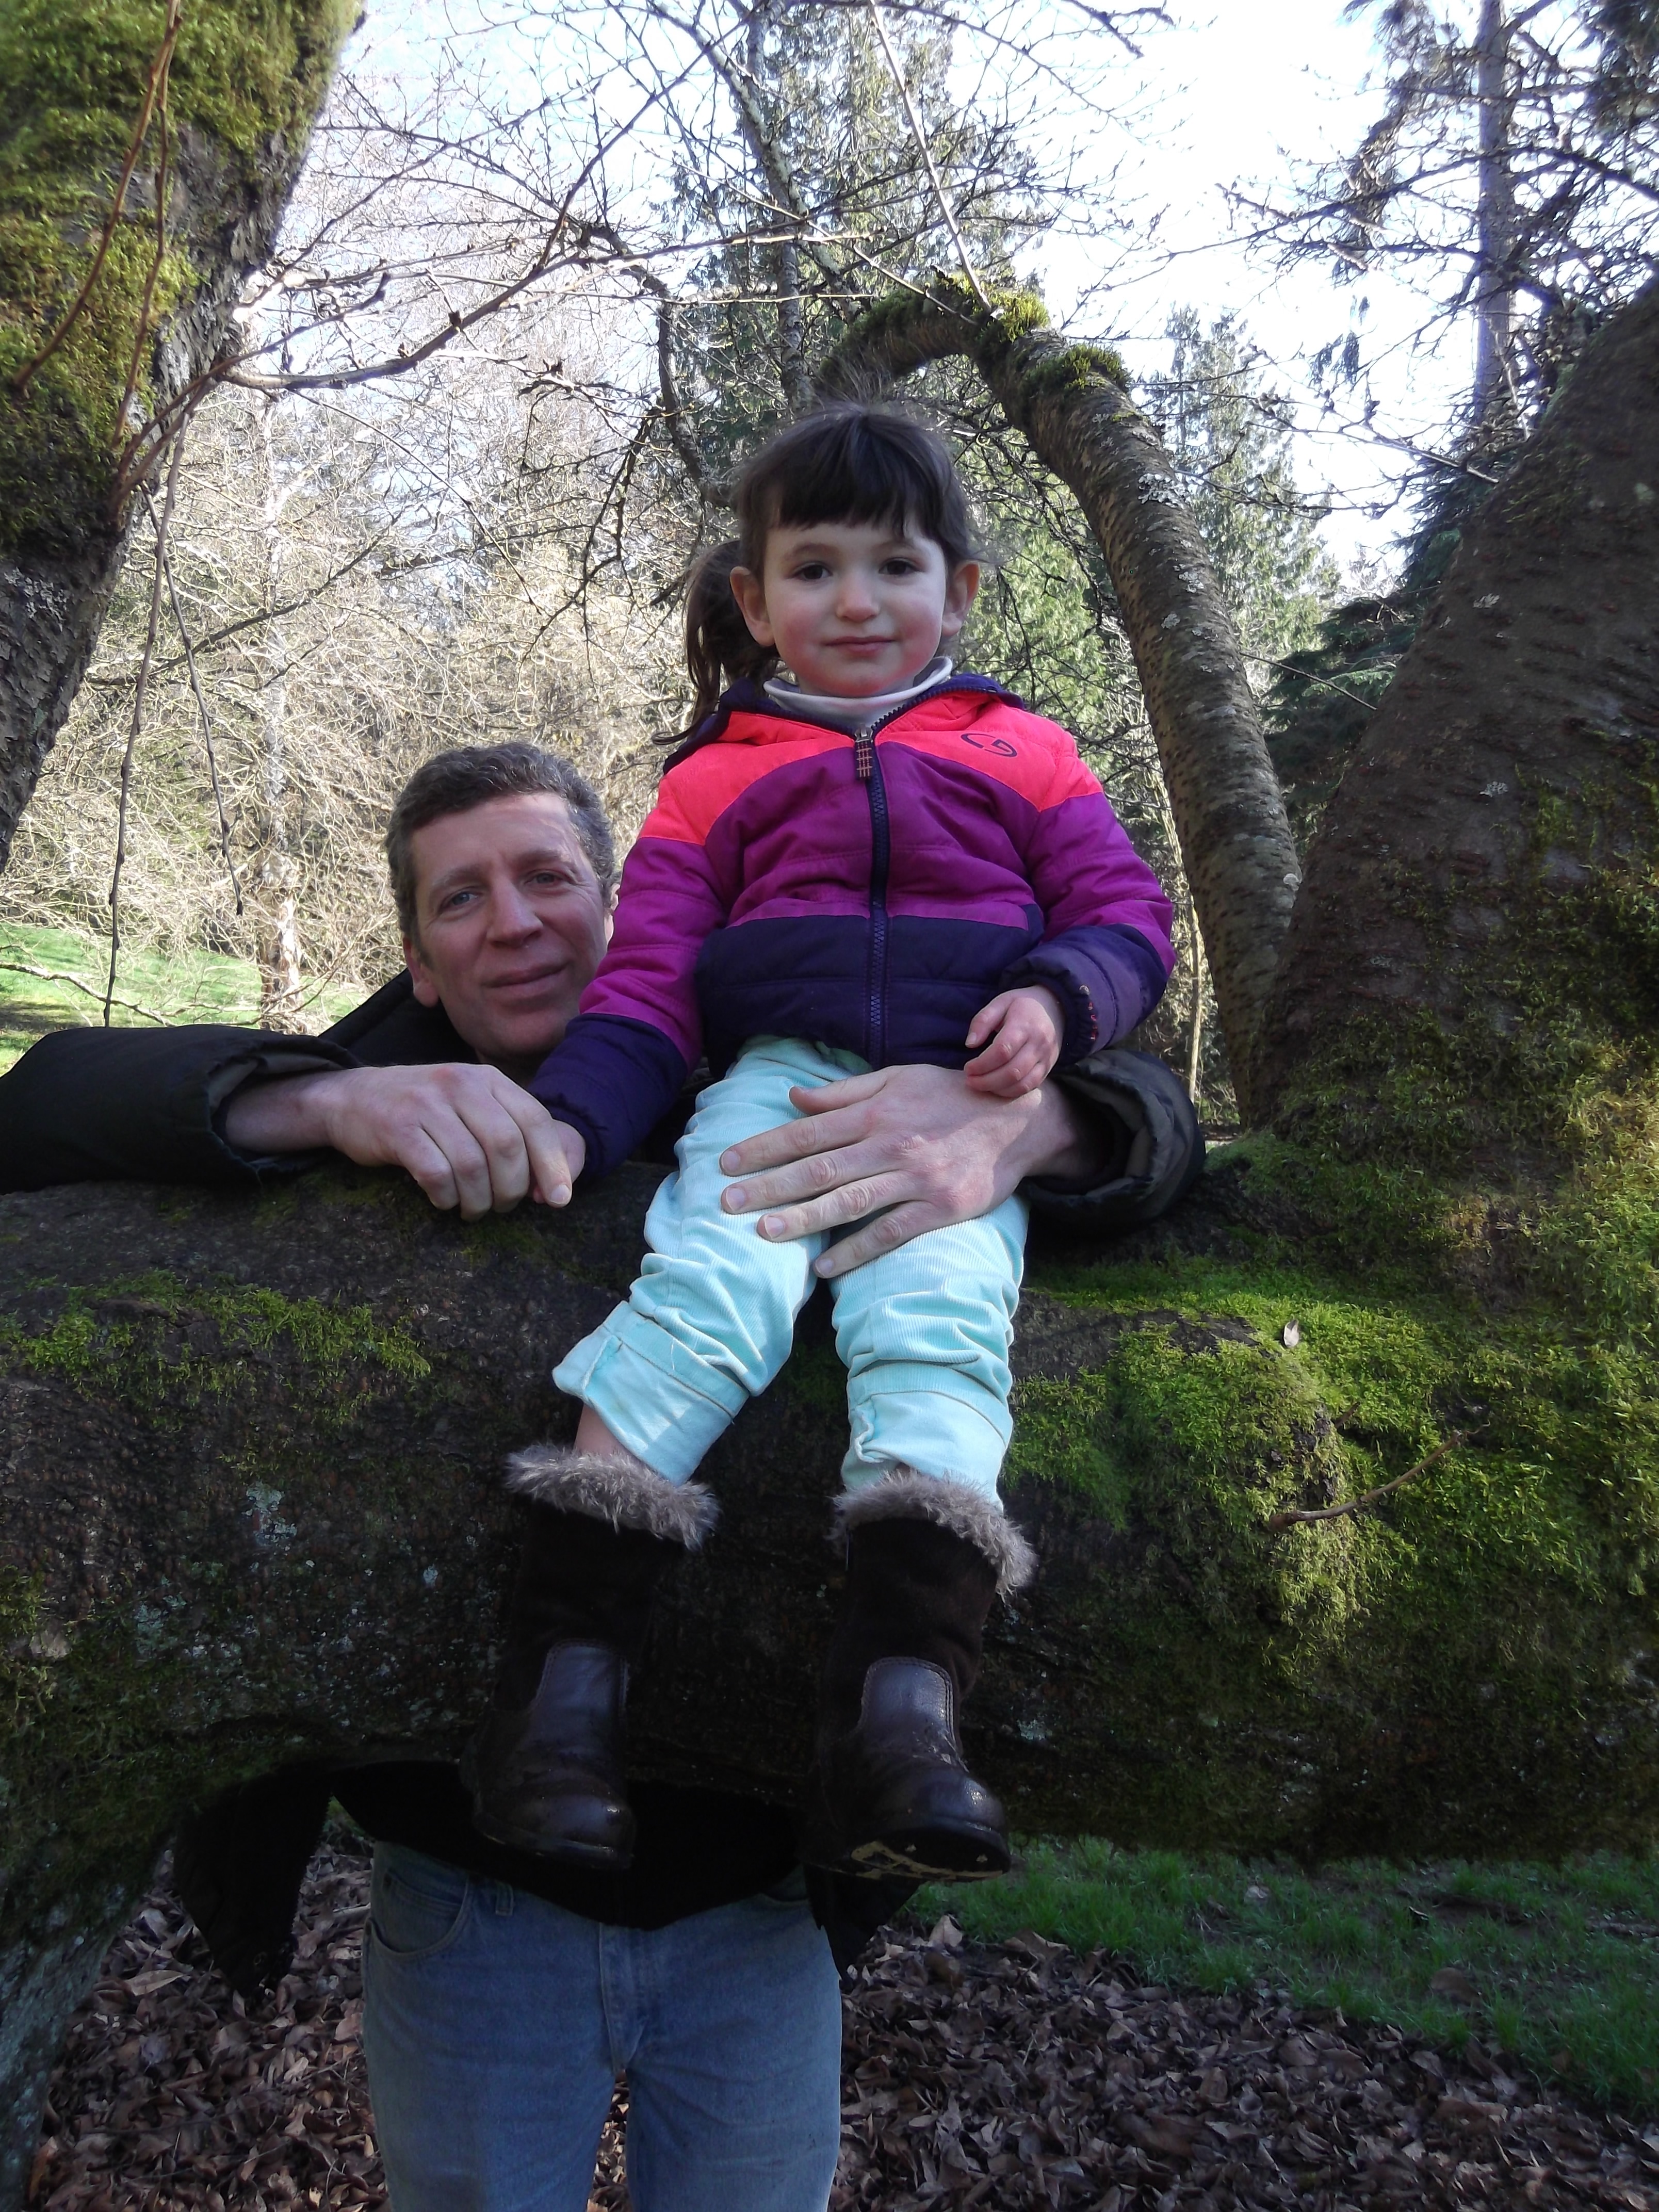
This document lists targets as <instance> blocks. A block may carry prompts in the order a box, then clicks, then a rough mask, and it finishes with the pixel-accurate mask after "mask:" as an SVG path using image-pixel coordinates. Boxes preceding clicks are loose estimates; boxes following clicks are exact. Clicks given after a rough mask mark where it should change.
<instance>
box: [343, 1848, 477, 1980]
mask: <svg viewBox="0 0 1659 2212" xmlns="http://www.w3.org/2000/svg"><path fill="white" fill-rule="evenodd" d="M471 1893H472V1884H471V1880H470V1878H469V1877H468V1875H466V1874H465V1872H464V1871H463V1870H462V1869H461V1868H459V1867H452V1866H446V1865H445V1864H444V1863H443V1862H442V1861H441V1859H429V1858H428V1857H426V1855H425V1853H424V1852H422V1851H411V1850H406V1849H404V1848H403V1847H401V1846H399V1845H398V1844H382V1845H381V1847H380V1850H377V1851H376V1852H375V1854H374V1880H373V1881H372V1883H371V1885H370V1889H369V1915H368V1918H369V1929H370V1932H371V1933H372V1935H373V1936H374V1942H375V1946H376V1948H377V1949H379V1950H380V1951H381V1952H382V1953H383V1954H385V1955H386V1957H387V1958H389V1959H397V1960H412V1959H429V1958H431V1957H433V1956H434V1954H435V1953H437V1952H439V1951H442V1950H445V1949H446V1948H447V1947H448V1946H449V1945H450V1944H451V1943H453V1942H454V1940H455V1938H456V1936H459V1933H460V1930H461V1925H462V1923H463V1922H464V1921H465V1918H466V1912H467V1906H468V1904H469V1903H470V1901H471Z"/></svg>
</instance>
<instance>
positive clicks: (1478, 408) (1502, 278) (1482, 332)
mask: <svg viewBox="0 0 1659 2212" xmlns="http://www.w3.org/2000/svg"><path fill="white" fill-rule="evenodd" d="M1511 34H1512V26H1511V25H1510V21H1509V19H1508V16H1507V15H1506V14H1505V0H1481V5H1480V26H1479V28H1478V29H1477V31H1476V33H1475V64H1474V66H1475V82H1474V88H1475V98H1476V100H1478V101H1479V103H1480V167H1479V196H1480V197H1479V206H1478V210H1477V212H1476V218H1475V240H1476V265H1477V276H1476V284H1477V287H1478V289H1477V292H1476V295H1475V310H1474V312H1475V338H1474V395H1473V397H1472V398H1471V400H1470V404H1469V413H1470V416H1471V418H1472V420H1473V423H1474V428H1475V431H1476V433H1477V435H1479V433H1480V432H1481V431H1483V430H1484V431H1486V433H1487V435H1488V436H1489V437H1492V443H1493V444H1494V445H1496V444H1498V443H1501V442H1503V441H1501V439H1500V438H1498V437H1495V436H1492V433H1493V431H1494V428H1495V425H1494V422H1493V417H1494V416H1500V417H1506V418H1507V420H1508V422H1509V423H1510V425H1511V426H1513V425H1514V424H1515V422H1516V417H1517V416H1518V414H1519V411H1520V410H1519V409H1518V407H1517V406H1516V392H1515V385H1514V380H1513V374H1512V364H1511V362H1510V353H1511V349H1512V348H1513V344H1514V335H1515V333H1514V324H1515V294H1516V269H1515V179H1514V175H1513V173H1512V172H1511V170H1510V157H1511V154H1512V151H1513V147H1512V140H1513V136H1514V125H1515V102H1514V100H1513V99H1512V97H1511V95H1510V88H1509V76H1510V37H1511ZM1510 435H1514V433H1513V428H1511V433H1510Z"/></svg>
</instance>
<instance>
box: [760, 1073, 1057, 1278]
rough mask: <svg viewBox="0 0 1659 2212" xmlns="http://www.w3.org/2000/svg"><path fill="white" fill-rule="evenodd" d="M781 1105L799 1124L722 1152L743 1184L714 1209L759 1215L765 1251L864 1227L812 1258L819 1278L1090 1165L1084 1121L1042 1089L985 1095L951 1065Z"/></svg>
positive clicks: (808, 1093)
mask: <svg viewBox="0 0 1659 2212" xmlns="http://www.w3.org/2000/svg"><path fill="white" fill-rule="evenodd" d="M789 1096H790V1100H791V1103H793V1104H794V1105H796V1106H798V1107H799V1108H800V1109H801V1119H800V1120H799V1121H785V1122H782V1123H781V1124H780V1125H779V1126H778V1127H776V1128H774V1129H763V1130H762V1132H761V1133H760V1134H759V1135H758V1136H755V1137H750V1138H748V1139H745V1141H744V1143H743V1144H741V1145H736V1146H733V1147H732V1150H731V1151H730V1152H723V1153H722V1154H721V1155H720V1166H721V1168H722V1169H723V1170H725V1171H726V1174H727V1175H731V1176H739V1177H741V1178H742V1180H741V1181H740V1182H734V1183H732V1185H731V1186H730V1188H728V1189H726V1191H725V1192H724V1193H723V1194H722V1196H721V1200H720V1202H721V1204H722V1206H724V1207H725V1209H726V1212H728V1213H763V1217H764V1218H763V1219H762V1221H761V1223H760V1234H761V1235H762V1236H763V1237H766V1238H767V1239H768V1240H769V1242H772V1243H785V1242H787V1240H788V1239H790V1238H792V1237H806V1236H811V1235H812V1234H814V1233H816V1232H818V1231H823V1230H829V1229H839V1228H842V1227H843V1226H844V1225H846V1224H847V1223H848V1222H853V1221H862V1222H863V1223H864V1226H863V1227H862V1228H861V1229H858V1230H855V1231H854V1232H853V1234H852V1235H851V1236H850V1237H842V1238H840V1239H839V1240H838V1241H837V1242H836V1243H834V1244H831V1245H830V1246H829V1249H827V1250H826V1251H824V1252H823V1254H821V1255H820V1256H819V1258H818V1259H817V1261H816V1262H815V1266H816V1268H817V1273H819V1274H820V1275H823V1276H829V1275H844V1274H846V1273H848V1272H849V1270H851V1269H852V1268H854V1267H860V1266H862V1265H863V1263H864V1261H866V1260H873V1259H875V1258H876V1257H877V1256H878V1254H880V1253H883V1252H890V1251H893V1250H894V1249H896V1247H897V1246H899V1245H901V1244H908V1243H909V1241H910V1239H911V1238H912V1237H920V1236H921V1234H922V1232H923V1231H925V1230H928V1229H943V1228H945V1227H948V1226H949V1225H950V1224H951V1223H952V1222H955V1221H972V1220H974V1219H975V1218H977V1217H978V1216H979V1215H981V1214H982V1213H988V1212H990V1211H991V1209H992V1207H993V1206H1000V1204H1001V1203H1002V1201H1003V1200H1004V1199H1005V1198H1007V1197H1009V1196H1010V1195H1011V1194H1012V1192H1013V1191H1014V1190H1015V1189H1016V1188H1018V1185H1019V1184H1020V1183H1021V1182H1024V1179H1025V1177H1026V1176H1032V1175H1042V1176H1073V1177H1078V1178H1081V1177H1083V1176H1087V1175H1088V1174H1089V1172H1090V1171H1091V1168H1092V1167H1093V1166H1094V1165H1095V1164H1096V1158H1095V1151H1096V1148H1095V1146H1094V1144H1093V1142H1092V1140H1091V1137H1090V1134H1089V1132H1088V1129H1087V1127H1086V1126H1085V1121H1084V1119H1083V1117H1082V1116H1081V1115H1078V1114H1077V1113H1075V1111H1074V1110H1073V1107H1072V1105H1071V1103H1070V1102H1069V1101H1068V1100H1067V1099H1066V1097H1065V1095H1064V1094H1063V1093H1062V1092H1060V1091H1056V1090H1055V1089H1054V1087H1053V1086H1052V1085H1045V1086H1044V1088H1043V1089H1042V1090H1041V1091H1030V1092H1029V1093H1028V1094H1027V1095H1026V1096H1025V1097H1022V1098H987V1097H982V1096H979V1095H976V1094H975V1092H974V1091H971V1090H970V1089H969V1086H968V1084H967V1082H966V1080H965V1079H963V1076H962V1075H961V1074H960V1073H958V1072H957V1070H956V1069H954V1068H949V1067H926V1066H909V1067H881V1068H876V1069H873V1070H872V1072H871V1073H869V1074H868V1075H853V1076H848V1077H847V1078H846V1079H844V1080H843V1081H842V1082H840V1083H826V1084H823V1085H820V1086H818V1087H817V1088H813V1089H802V1088H797V1089H796V1090H793V1091H791V1092H790V1094H789ZM768 1208H770V1209H773V1210H772V1211H766V1209H768ZM872 1215H873V1216H874V1218H873V1219H868V1218H866V1216H872Z"/></svg>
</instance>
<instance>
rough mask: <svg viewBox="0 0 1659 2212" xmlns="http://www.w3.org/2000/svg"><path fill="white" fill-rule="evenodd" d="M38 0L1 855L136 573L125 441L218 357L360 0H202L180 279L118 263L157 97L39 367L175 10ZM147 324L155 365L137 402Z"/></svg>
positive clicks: (171, 247)
mask: <svg viewBox="0 0 1659 2212" xmlns="http://www.w3.org/2000/svg"><path fill="white" fill-rule="evenodd" d="M34 4H36V6H37V11H38V12H40V13H41V14H42V18H43V27H42V28H41V29H40V33H39V35H38V38H37V39H36V40H35V42H34V43H33V46H28V48H27V51H28V52H29V54H30V57H31V61H32V64H33V76H30V77H28V78H27V80H26V81H24V82H18V83H14V84H11V85H9V87H8V101H7V110H6V127H7V131H8V134H9V137H11V138H12V139H13V140H14V141H15V145H16V146H22V145H24V144H26V143H27V147H28V149H29V155H28V159H27V161H24V162H22V163H21V176H19V177H14V179H12V180H10V181H9V182H8V183H6V185H4V186H3V188H0V199H3V203H4V204H3V206H0V214H4V215H9V216H12V217H13V218H14V228H13V231H12V234H11V235H12V238H13V241H14V250H13V251H11V252H9V254H8V258H7V263H6V266H7V269H8V270H9V272H10V275H11V278H12V282H13V284H14V287H15V289H14V291H13V293H12V295H10V296H0V866H4V865H5V861H6V858H7V856H8V854H9V852H10V849H11V841H12V837H13V835H14V833H15V829H16V827H17V823H18V820H19V818H20V817H21V814H22V811H23V809H24V808H25V807H26V806H27V804H28V802H29V800H30V799H31V798H32V797H33V792H34V787H35V785H36V783H37V782H38V781H39V780H40V771H41V769H42V767H43V766H44V765H45V763H46V756H47V755H48V753H49V752H50V751H51V750H52V744H53V742H54V740H55V739H56V738H57V735H58V731H59V730H60V729H61V727H62V726H63V724H64V719H65V717H66V716H67V714H68V713H69V708H70V702H71V701H72V700H73V698H74V696H75V693H76V689H77V687H78V686H79V684H80V682H81V678H82V676H83V675H84V674H85V672H86V667H87V663H88V660H89V659H90V658H91V655H92V649H93V647H94V644H95V642H96V641H97V636H98V632H99V629H100V626H101V624H102V623H103V618H104V615H105V612H106V609H107V607H108V605H109V599H110V594H111V592H112V590H113V589H114V586H115V580H116V578H117V576H118V574H119V572H120V566H121V561H122V558H123V556H124V554H125V550H126V543H127V531H128V525H129V521H130V516H131V495H132V491H133V489H134V484H133V482H132V477H131V468H130V467H124V454H125V453H129V452H130V450H131V444H132V440H133V435H134V430H135V427H136V424H137V416H138V414H140V413H142V414H143V416H146V417H148V418H149V419H150V420H155V419H156V418H157V417H167V416H173V415H174V414H175V411H176V410H179V409H180V408H181V407H186V406H187V404H188V403H189V400H190V398H191V394H192V393H193V392H196V391H197V389H198V388H199V387H200V386H201V385H202V383H203V380H204V379H205V378H206V377H207V376H208V375H209V374H210V370H211V368H212V364H213V363H214V362H215V361H216V358H217V357H218V356H219V353H220V351H221V349H222V346H223V344H224V343H225V339H226V336H227V333H228V330H229V326H230V312H231V309H232V307H234V304H235V301H236V299H237V296H238V295H239V294H240V290H241V288H242V285H243V283H244V281H245V280H246V277H247V276H248V275H249V274H250V273H251V272H252V271H253V270H256V269H258V267H259V266H260V265H261V264H262V263H263V262H264V260H265V259H266V258H267V257H268V255H269V253H270V248H271V245H272V242H273V240H274V239H275V236H276V226H277V224H278V222H279V221H280V220H281V217H282V214H283V209H284V207H285V206H286V205H287V203H288V199H289V193H290V192H291V191H292V190H293V186H294V183H295V178H296V177H297V176H298V174H299V171H300V165H301V161H302V160H303V158H304V155H305V151H306V147H307V142H308V139H309V137H310V131H311V126H312V123H313V119H314V118H315V115H316V112H317V110H318V108H319V106H320V104H321V101H322V98H323V95H324V94H325V92H326V90H327V88H328V83H329V80H330V78H331V76H332V73H333V69H334V63H335V58H336V56H337V52H338V48H339V45H340V41H341V40H342V38H343V35H344V33H345V32H346V30H347V29H349V25H350V21H351V14H352V10H351V9H350V8H349V6H347V5H343V4H342V0H284V4H283V5H281V6H277V7H273V8H271V9H264V10H248V9H243V8H241V7H240V6H237V5H234V4H231V0H201V4H199V5H197V6H195V7H192V8H191V9H189V10H187V11H186V19H185V27H184V31H183V33H182V34H181V36H180V39H179V47H178V52H177V55H176V58H175V61H174V66H173V72H172V78H171V106H170V109H169V111H168V116H167V120H166V125H165V127H166V128H167V131H168V134H169V138H168V143H169V155H168V166H169V169H170V173H171V184H170V189H169V190H168V191H167V195H166V228H165V244H166V247H167V253H168V255H169V257H170V258H169V261H168V263H167V272H168V273H167V285H168V286H169V287H171V288H172V289H173V291H174V292H175V293H176V297H175V299H174V301H173V305H172V306H171V307H170V308H169V309H168V310H167V312H166V313H162V314H161V316H160V317H159V318H158V319H155V321H154V322H153V323H150V324H147V325H142V327H141V320H142V317H143V301H144V292H143V284H142V283H137V282H127V283H124V282H123V281H122V276H121V272H122V271H123V270H127V271H129V272H131V271H134V270H141V269H142V268H143V267H144V266H147V264H148V262H149V258H150V256H151V255H152V253H153V252H154V240H155V232H156V210H155V197H156V182H157V171H158V155H159V149H160V138H161V131H162V128H163V120H162V118H159V117H158V118H157V119H156V121H155V123H154V124H153V125H152V126H151V130H150V131H149V136H148V137H147V138H146V140H145V143H144V148H143V152H142V155H141V157H140V160H139V161H138V165H137V168H136V170H135V173H134V175H133V179H132V184H131V188H130V190H129V191H128V193H127V195H126V198H125V204H124V210H123V214H122V216H121V219H120V221H119V222H118V223H117V225H116V236H115V240H114V243H113V245H112V250H111V252H110V253H109V255H108V257H107V259H106V264H105V269H104V272H103V274H102V275H100V278H99V280H98V282H97V283H95V284H94V286H93V289H92V290H91V292H90V293H89V295H88V299H87V302H86V306H85V307H84V309H83V310H82V313H80V314H79V315H78V316H76V319H75V320H74V322H73V323H72V325H70V330H69V333H68V335H67V336H66V337H64V340H63V342H62V343H60V344H59V345H58V347H57V349H55V350H54V351H53V352H52V355H51V357H50V358H49V359H47V360H46V361H45V362H41V363H40V366H39V367H38V368H36V367H33V363H34V362H35V361H36V359H37V356H39V355H40V353H41V351H42V349H43V348H44V347H45V346H46V343H47V342H48V340H49V339H50V338H51V337H52V334H53V333H54V331H56V330H57V329H58V326H59V325H61V324H62V323H63V322H64V318H65V316H66V314H67V313H68V311H69V309H70V306H71V303H72V301H73V300H74V296H75V294H76V291H77V289H79V286H80V284H81V282H82V277H83V276H84V275H85V273H86V270H87V269H88V265H89V264H90V262H91V260H92V258H93V255H94V252H95V249H96V244H97V240H98V239H99V237H100V234H101V232H102V230H103V228H104V225H105V222H106V218H107V216H109V214H110V211H111V207H112V198H113V193H114V179H115V172H116V170H117V169H118V167H119V157H118V154H116V153H114V152H113V150H112V149H114V148H115V147H117V146H118V145H119V144H121V143H125V140H126V138H127V137H128V134H129V132H130V131H131V126H132V125H133V122H134V120H135V119H136V118H137V117H138V115H139V113H140V110H141V105H142V100H143V88H144V84H145V81H146V74H147V70H149V67H150V65H151V64H152V63H153V61H154V59H155V55H154V53H153V52H152V51H151V48H152V46H154V43H155V37H159V36H160V26H161V11H160V9H157V11H156V15H155V24H154V26H152V27H146V26H145V24H144V23H143V15H142V11H141V10H138V9H131V10H129V11H127V14H126V15H125V16H123V17H122V18H121V19H120V20H119V22H118V24H117V26H116V27H114V28H112V27H111V21H110V16H109V11H108V9H106V8H105V7H103V6H101V5H99V4H97V0H51V4H50V6H47V7H45V8H43V9H42V8H40V4H39V0H34ZM152 30H153V31H154V33H155V37H152V35H151V33H152ZM123 41H125V45H124V44H123ZM82 48H84V50H85V51H84V54H83V53H82ZM66 83H67V84H68V85H69V86H70V87H71V88H72V91H71V92H70V93H66V91H65V85H66ZM88 87H92V88H94V90H92V91H90V92H89V91H88ZM100 97H103V98H105V99H106V100H107V102H108V103H109V104H108V105H107V106H104V107H100V106H98V105H97V101H98V100H99V98H100ZM70 100H73V102H74V103H75V104H74V106H72V107H71V106H70V105H69V104H68V103H69V102H70ZM66 245H67V247H68V249H69V250H68V251H67V252H65V246H66ZM31 254H33V256H34V257H35V258H34V259H33V261H31V259H30V256H31ZM139 340H142V343H141V345H140V362H141V367H142V368H143V376H142V378H141V383H140V389H139V392H138V393H137V395H136V398H135V399H134V400H133V401H132V402H131V403H130V404H129V405H128V407H127V409H126V411H125V415H124V413H123V410H122V406H121V401H122V386H123V381H124V377H125V368H126V363H127V362H128V360H129V358H130V357H131V351H132V348H133V346H134V343H135V341H139ZM20 380H21V383H20Z"/></svg>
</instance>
